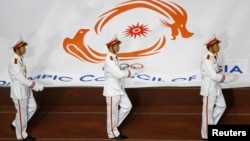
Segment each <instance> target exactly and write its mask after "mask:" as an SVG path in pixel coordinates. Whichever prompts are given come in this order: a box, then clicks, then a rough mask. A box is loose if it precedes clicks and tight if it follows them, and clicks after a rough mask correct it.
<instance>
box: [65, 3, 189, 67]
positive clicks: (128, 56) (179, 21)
mask: <svg viewBox="0 0 250 141" xmlns="http://www.w3.org/2000/svg"><path fill="white" fill-rule="evenodd" d="M142 8H143V9H146V10H150V11H151V12H156V13H157V14H159V15H160V16H161V17H164V18H163V19H159V21H158V22H161V25H162V28H170V31H171V35H172V37H171V39H172V40H175V39H176V37H177V36H178V35H181V37H182V38H189V37H191V36H192V35H193V33H192V32H189V31H188V30H187V29H186V23H187V19H188V15H187V12H186V11H185V10H184V8H182V7H181V6H180V5H178V4H177V3H174V2H169V1H168V2H165V1H163V0H128V1H126V2H123V3H120V4H118V5H116V6H115V7H114V8H113V9H110V10H108V11H107V12H104V13H103V14H101V15H100V16H99V19H98V20H97V22H96V24H95V25H94V28H93V29H94V32H95V33H96V34H97V35H99V34H100V33H101V32H102V29H103V28H104V27H105V26H107V25H108V23H109V22H111V21H112V20H113V19H114V18H116V17H118V16H121V15H122V14H123V13H125V12H128V11H132V10H134V11H135V12H136V10H137V9H142ZM169 19H170V20H169ZM170 21H171V22H170ZM155 22H157V21H155ZM89 31H90V29H79V30H78V31H77V33H76V34H75V36H74V37H73V38H65V39H64V41H63V48H64V50H65V51H66V53H68V54H70V55H72V56H74V57H76V58H77V59H79V60H81V61H84V62H88V63H101V62H103V61H104V58H105V55H106V54H105V53H102V52H98V51H97V50H95V49H94V48H93V47H91V46H89V45H86V44H85V43H84V40H85V37H86V35H87V33H88V32H89ZM149 31H150V29H149V28H148V25H147V24H143V23H141V22H140V21H138V22H137V23H135V24H132V25H129V26H127V28H126V29H124V32H123V33H124V36H126V37H131V38H132V39H133V38H137V37H141V36H146V35H147V34H148V32H149ZM166 38H167V37H166V35H163V36H161V37H159V38H158V39H157V40H156V41H155V42H154V43H153V44H151V45H148V46H146V47H143V49H139V50H135V51H129V52H122V53H119V54H118V56H119V58H120V60H135V59H139V58H142V57H146V56H151V55H155V54H157V53H159V52H161V50H162V48H163V47H165V46H166V43H167V42H166V40H167V39H166Z"/></svg>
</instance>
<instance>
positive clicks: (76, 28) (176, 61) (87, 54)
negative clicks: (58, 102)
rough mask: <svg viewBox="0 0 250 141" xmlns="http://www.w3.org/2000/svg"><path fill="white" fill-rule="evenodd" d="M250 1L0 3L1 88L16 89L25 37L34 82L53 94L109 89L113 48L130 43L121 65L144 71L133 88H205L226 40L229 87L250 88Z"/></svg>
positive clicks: (128, 81) (45, 0)
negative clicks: (211, 53)
mask: <svg viewBox="0 0 250 141" xmlns="http://www.w3.org/2000/svg"><path fill="white" fill-rule="evenodd" d="M249 5H250V1H248V0H237V1H236V0H219V1H218V0H202V1H201V0H189V1H184V0H172V1H167V0H43V1H34V0H22V1H16V0H0V54H1V55H0V60H1V65H0V86H2V87H8V86H10V79H9V76H8V63H9V59H10V57H12V55H13V51H12V49H11V47H12V46H13V45H14V43H15V42H16V41H17V40H18V39H19V37H20V36H22V37H23V39H24V40H25V41H27V42H28V43H29V45H28V46H27V52H26V54H25V55H24V59H25V62H26V64H27V67H28V76H29V79H33V80H35V81H38V82H41V83H43V84H44V85H45V86H46V87H65V86H87V87H89V86H94V87H99V86H103V84H104V80H105V78H104V73H103V60H104V57H105V54H106V53H107V48H106V43H107V42H108V41H109V40H111V39H112V38H113V37H114V36H115V35H117V36H118V38H119V39H120V40H121V41H122V44H121V49H120V52H119V57H120V60H121V63H127V64H129V65H132V64H134V63H140V64H142V65H143V66H144V69H143V70H142V71H141V72H140V73H139V75H137V76H136V77H134V78H128V79H126V87H128V88H129V87H130V88H131V87H132V88H133V87H155V86H157V87H159V86H200V81H201V78H200V61H201V59H202V57H203V56H204V54H205V53H206V51H207V49H206V46H205V43H206V42H207V41H208V40H209V39H211V37H212V36H214V35H215V36H216V37H217V38H219V39H220V40H221V41H222V42H221V51H220V53H219V58H218V59H219V62H220V64H221V65H222V66H223V73H233V74H237V75H239V76H240V77H239V79H238V81H236V82H234V83H231V84H222V86H223V87H224V88H229V87H230V88H232V87H248V86H250V74H249V72H250V68H249V63H248V62H249V60H250V55H249V52H250V51H249V50H250V40H249V39H250V30H249V25H250V19H249V18H248V17H250V8H249Z"/></svg>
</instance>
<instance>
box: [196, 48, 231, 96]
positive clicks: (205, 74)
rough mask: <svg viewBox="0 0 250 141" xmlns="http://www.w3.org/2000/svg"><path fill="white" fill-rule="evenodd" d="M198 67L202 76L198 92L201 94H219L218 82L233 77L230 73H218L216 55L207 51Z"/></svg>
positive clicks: (227, 80)
mask: <svg viewBox="0 0 250 141" xmlns="http://www.w3.org/2000/svg"><path fill="white" fill-rule="evenodd" d="M200 67H201V77H202V82H201V90H200V94H201V95H202V96H208V95H219V94H221V93H222V91H221V86H220V84H219V83H228V82H230V81H232V79H233V78H232V77H233V76H231V75H226V74H222V73H219V72H220V70H219V67H218V63H217V60H216V56H215V55H214V54H212V53H211V52H209V51H208V52H207V54H206V55H205V56H204V58H203V60H202V62H201V66H200Z"/></svg>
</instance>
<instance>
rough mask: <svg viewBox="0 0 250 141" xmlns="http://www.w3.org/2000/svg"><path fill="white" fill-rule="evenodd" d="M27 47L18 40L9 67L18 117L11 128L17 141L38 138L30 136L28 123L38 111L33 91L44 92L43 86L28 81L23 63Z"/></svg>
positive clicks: (11, 92) (11, 95) (12, 94)
mask: <svg viewBox="0 0 250 141" xmlns="http://www.w3.org/2000/svg"><path fill="white" fill-rule="evenodd" d="M26 45H27V43H26V42H24V41H23V40H22V39H21V38H20V40H18V42H17V43H16V44H15V45H14V46H13V47H12V48H13V51H14V56H13V57H12V58H11V60H10V62H9V66H8V72H9V76H10V79H11V87H10V97H11V98H12V101H13V103H14V106H15V108H16V116H15V119H14V121H13V122H12V124H11V128H12V129H13V130H15V132H16V138H17V140H23V141H35V140H36V138H34V137H31V136H29V135H28V133H27V125H28V121H29V120H30V119H31V117H32V116H33V115H34V113H35V111H36V109H37V104H36V101H35V99H34V96H33V93H32V89H33V90H35V91H42V90H43V86H42V85H41V84H38V83H37V82H34V81H32V80H29V79H27V69H26V66H25V63H24V61H23V55H24V54H25V52H26V47H25V46H26Z"/></svg>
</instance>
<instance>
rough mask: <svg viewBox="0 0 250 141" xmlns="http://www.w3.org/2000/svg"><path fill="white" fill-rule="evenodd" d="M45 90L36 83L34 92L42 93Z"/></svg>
mask: <svg viewBox="0 0 250 141" xmlns="http://www.w3.org/2000/svg"><path fill="white" fill-rule="evenodd" d="M43 89H44V87H43V85H41V84H39V83H37V82H35V86H34V87H33V90H34V91H37V92H40V91H43Z"/></svg>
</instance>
